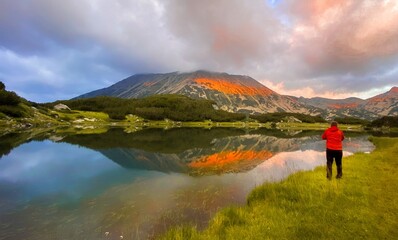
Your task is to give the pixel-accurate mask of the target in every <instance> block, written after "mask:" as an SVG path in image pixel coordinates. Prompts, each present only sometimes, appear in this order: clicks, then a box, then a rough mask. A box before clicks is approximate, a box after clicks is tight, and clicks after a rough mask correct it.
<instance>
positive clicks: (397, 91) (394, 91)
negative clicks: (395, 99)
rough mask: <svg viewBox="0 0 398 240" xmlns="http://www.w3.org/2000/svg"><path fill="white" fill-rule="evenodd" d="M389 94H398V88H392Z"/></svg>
mask: <svg viewBox="0 0 398 240" xmlns="http://www.w3.org/2000/svg"><path fill="white" fill-rule="evenodd" d="M389 92H391V93H398V87H392V88H391V89H390V91H389Z"/></svg>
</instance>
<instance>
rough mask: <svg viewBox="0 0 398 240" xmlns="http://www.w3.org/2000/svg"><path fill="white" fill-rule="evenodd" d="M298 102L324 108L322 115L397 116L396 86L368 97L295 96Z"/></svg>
mask: <svg viewBox="0 0 398 240" xmlns="http://www.w3.org/2000/svg"><path fill="white" fill-rule="evenodd" d="M296 99H297V101H298V102H300V103H302V104H305V105H310V106H314V107H319V108H322V109H324V111H325V112H324V113H323V116H324V117H325V118H331V117H335V116H338V117H340V116H349V117H357V118H362V119H376V118H379V117H382V116H398V87H393V88H391V89H390V90H389V91H388V92H386V93H383V94H380V95H377V96H374V97H371V98H368V99H366V100H364V99H360V98H353V97H352V98H346V99H327V98H320V97H315V98H303V97H300V98H296Z"/></svg>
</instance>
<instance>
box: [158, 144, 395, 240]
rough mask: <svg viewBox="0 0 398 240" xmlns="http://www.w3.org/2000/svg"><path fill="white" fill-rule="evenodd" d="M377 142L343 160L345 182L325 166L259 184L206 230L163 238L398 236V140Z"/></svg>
mask: <svg viewBox="0 0 398 240" xmlns="http://www.w3.org/2000/svg"><path fill="white" fill-rule="evenodd" d="M372 141H373V142H374V144H375V145H376V150H375V151H374V152H372V153H371V154H365V153H357V154H354V155H352V156H350V157H347V158H344V159H343V174H344V175H343V178H342V179H340V180H336V179H333V180H331V181H329V180H327V179H326V171H325V169H324V167H320V168H317V169H315V170H314V171H309V172H299V173H297V174H294V175H292V176H290V177H289V178H288V179H286V180H284V181H282V182H280V183H270V184H264V185H262V186H260V187H258V188H256V189H255V190H253V191H252V193H251V194H250V195H249V197H248V200H247V206H243V207H230V208H226V209H223V210H222V211H220V212H219V213H218V214H217V215H216V216H215V217H214V218H213V219H212V221H211V222H210V224H209V227H208V228H207V229H206V230H204V231H203V232H199V231H197V230H196V229H195V227H190V226H184V227H180V228H175V229H172V230H170V231H169V232H168V233H166V234H165V235H164V236H162V237H161V239H397V238H398V191H397V190H398V181H397V168H398V157H397V155H398V139H393V138H372ZM333 170H334V171H336V170H335V169H333ZM334 173H335V172H334Z"/></svg>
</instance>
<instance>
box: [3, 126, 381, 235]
mask: <svg viewBox="0 0 398 240" xmlns="http://www.w3.org/2000/svg"><path fill="white" fill-rule="evenodd" d="M320 134H321V133H319V132H300V133H298V134H297V135H295V136H294V137H293V138H292V137H289V136H287V135H285V134H283V133H281V132H275V131H271V132H269V131H264V130H256V131H251V132H247V131H244V130H240V129H212V130H205V129H173V130H168V131H164V130H158V129H149V130H144V131H141V132H137V133H132V134H127V133H124V132H123V131H122V130H121V129H112V130H111V131H109V132H107V133H103V134H95V135H69V136H59V135H57V136H55V137H54V136H51V135H48V136H47V137H48V138H49V137H51V139H57V140H60V141H62V142H53V141H49V140H44V141H40V142H39V141H33V142H29V143H26V144H22V145H20V146H19V147H17V148H15V149H14V150H12V151H11V152H10V150H7V151H6V150H5V151H3V152H5V153H6V152H10V153H9V154H8V155H6V156H3V158H1V159H0V195H1V198H0V219H1V221H0V239H27V238H28V239H119V236H120V235H123V236H124V237H125V238H124V239H146V238H148V237H151V236H155V235H157V234H159V233H162V232H164V231H165V230H166V229H168V228H169V227H171V226H173V225H175V224H182V223H185V224H186V223H192V224H195V225H197V226H198V227H199V228H203V227H204V226H206V224H207V222H208V220H209V218H210V217H211V216H212V215H213V214H214V213H215V212H216V211H217V210H218V209H219V208H221V207H225V206H227V205H230V204H243V203H244V202H245V200H246V196H247V194H248V193H249V192H250V191H251V190H252V189H253V187H255V186H256V185H259V184H262V183H263V182H264V181H279V180H281V179H283V178H285V177H286V176H288V175H289V174H291V173H293V172H296V171H298V170H309V169H313V168H315V167H316V166H319V165H322V164H324V162H325V160H324V158H325V156H324V155H325V153H324V148H325V143H324V141H322V140H321V139H320ZM13 137H15V136H13ZM43 138H44V137H43V136H42V137H40V140H41V139H43ZM16 139H18V141H19V142H18V145H19V144H21V143H22V142H23V141H22V142H21V140H20V139H21V138H18V137H17V138H16ZM344 144H345V146H344V149H345V156H347V155H348V154H351V153H352V152H357V151H370V150H372V148H373V146H372V145H371V144H370V143H369V142H368V141H367V136H365V135H352V136H350V134H349V133H347V139H346V141H345V142H344ZM9 145H10V146H11V145H12V144H9ZM13 146H17V145H15V144H14V145H13ZM105 232H109V233H110V234H109V235H108V236H107V238H105V235H104V233H105Z"/></svg>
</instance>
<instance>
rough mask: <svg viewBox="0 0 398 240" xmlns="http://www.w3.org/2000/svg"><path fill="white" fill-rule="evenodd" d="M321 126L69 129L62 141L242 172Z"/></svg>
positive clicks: (122, 160)
mask: <svg viewBox="0 0 398 240" xmlns="http://www.w3.org/2000/svg"><path fill="white" fill-rule="evenodd" d="M319 135H320V133H319V132H314V131H312V132H304V133H303V132H301V133H300V134H299V135H298V136H297V137H294V136H293V137H292V136H287V135H286V134H284V133H282V132H280V131H262V132H259V131H258V130H257V131H256V130H253V131H247V130H243V129H236V128H235V129H234V128H232V129H229V128H228V129H227V128H215V129H200V128H176V129H170V130H163V129H145V130H142V131H139V132H135V133H125V132H123V130H122V129H111V130H110V131H108V132H106V133H102V134H89V135H69V136H66V137H64V138H63V139H62V141H63V142H67V143H71V144H78V145H79V146H84V147H88V148H91V149H95V150H96V151H99V152H101V153H102V154H103V155H105V156H106V157H107V158H109V159H111V160H112V161H114V162H115V163H117V164H119V165H120V166H122V167H125V168H130V169H141V170H155V171H160V172H166V173H167V172H179V173H187V174H190V175H209V174H210V175H211V174H222V173H227V172H243V171H247V170H250V169H253V168H254V167H256V166H257V165H259V164H260V163H262V162H263V161H265V160H267V159H269V158H270V157H272V156H273V155H274V154H275V153H277V152H281V151H285V152H286V151H287V152H290V151H296V150H299V149H301V147H303V146H305V145H306V144H310V143H312V142H314V141H315V140H316V139H319Z"/></svg>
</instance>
